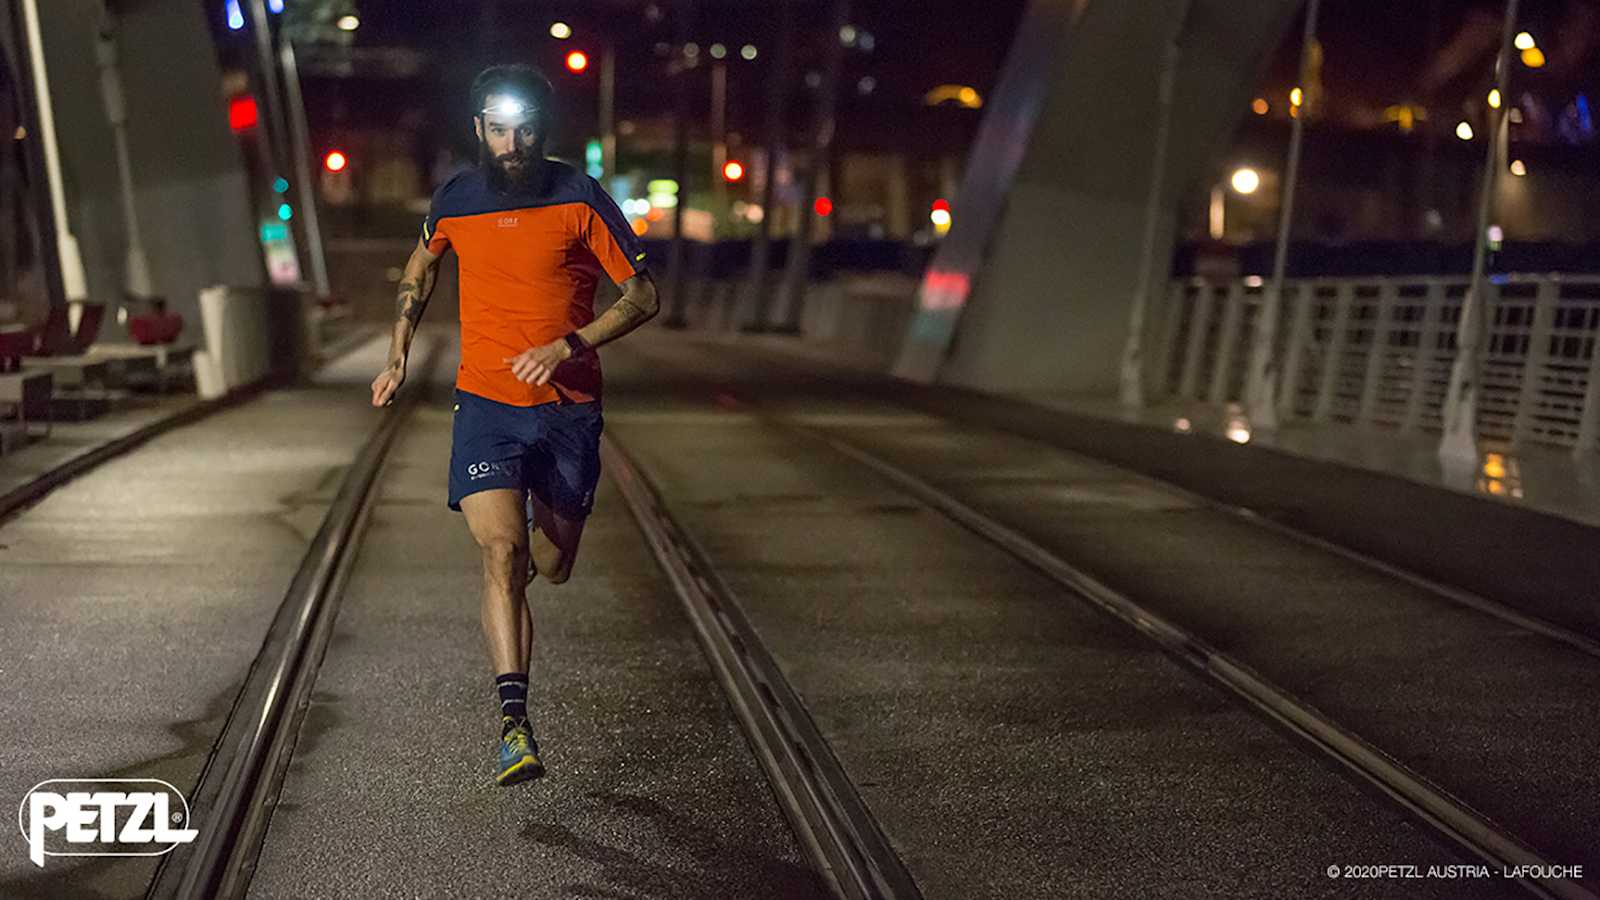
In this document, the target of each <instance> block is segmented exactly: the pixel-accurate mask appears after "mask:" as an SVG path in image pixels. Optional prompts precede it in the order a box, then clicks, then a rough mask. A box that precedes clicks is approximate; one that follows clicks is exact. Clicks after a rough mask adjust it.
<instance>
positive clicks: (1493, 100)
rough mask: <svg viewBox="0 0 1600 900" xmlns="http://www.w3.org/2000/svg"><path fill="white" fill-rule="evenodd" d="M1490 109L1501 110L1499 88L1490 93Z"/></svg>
mask: <svg viewBox="0 0 1600 900" xmlns="http://www.w3.org/2000/svg"><path fill="white" fill-rule="evenodd" d="M1489 108H1490V109H1499V108H1500V89H1499V88H1495V89H1493V90H1491V91H1489Z"/></svg>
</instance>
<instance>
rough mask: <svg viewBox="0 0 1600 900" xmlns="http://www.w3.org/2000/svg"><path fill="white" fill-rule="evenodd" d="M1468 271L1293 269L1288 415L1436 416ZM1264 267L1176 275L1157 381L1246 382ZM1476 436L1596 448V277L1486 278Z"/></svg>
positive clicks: (1211, 388)
mask: <svg viewBox="0 0 1600 900" xmlns="http://www.w3.org/2000/svg"><path fill="white" fill-rule="evenodd" d="M1466 291H1467V279H1466V278H1464V277H1463V278H1350V279H1333V278H1313V279H1302V280H1292V281H1289V282H1288V283H1287V284H1286V285H1285V287H1284V305H1283V309H1282V311H1281V319H1280V321H1281V322H1283V323H1285V324H1284V325H1283V326H1282V327H1280V328H1279V330H1278V334H1279V340H1280V341H1282V344H1281V346H1280V348H1279V350H1280V356H1279V359H1281V360H1282V365H1283V376H1282V381H1281V382H1280V389H1279V391H1278V394H1279V396H1280V397H1281V398H1283V399H1282V410H1283V414H1284V418H1285V419H1286V420H1290V419H1306V420H1311V421H1315V422H1350V423H1356V424H1382V425H1390V426H1394V427H1396V428H1398V429H1400V430H1402V431H1417V430H1423V429H1432V430H1438V429H1439V428H1440V427H1441V421H1440V407H1441V406H1442V405H1443V403H1444V395H1445V390H1446V388H1447V386H1448V385H1449V382H1450V366H1451V365H1452V363H1453V362H1454V360H1455V356H1456V326H1457V323H1458V322H1459V321H1460V318H1461V306H1462V298H1463V296H1464V295H1465V294H1466ZM1265 293H1266V287H1265V286H1264V285H1263V282H1262V280H1261V279H1259V278H1248V279H1243V280H1239V281H1225V282H1219V281H1207V280H1201V279H1196V280H1188V281H1178V282H1173V284H1172V286H1171V292H1170V293H1169V295H1168V297H1167V305H1166V310H1165V316H1164V319H1163V320H1162V321H1163V323H1164V328H1165V331H1164V333H1163V335H1162V338H1163V340H1164V347H1165V352H1164V355H1163V356H1162V357H1161V359H1162V361H1163V362H1164V363H1165V364H1166V366H1165V369H1164V370H1163V371H1162V372H1161V373H1160V374H1161V380H1160V381H1159V382H1158V385H1159V386H1160V387H1162V388H1164V389H1165V391H1166V394H1167V396H1170V397H1176V398H1177V399H1181V400H1196V401H1203V402H1210V403H1226V402H1229V401H1234V400H1240V399H1242V397H1243V394H1244V385H1245V377H1246V369H1247V367H1248V364H1249V358H1250V348H1251V341H1252V340H1253V337H1254V328H1255V323H1256V321H1257V314H1258V312H1259V310H1260V308H1261V301H1262V297H1263V295H1264V294H1265ZM1487 299H1488V314H1487V318H1486V320H1487V321H1488V322H1489V329H1488V330H1489V334H1488V336H1487V337H1488V339H1487V343H1486V345H1485V346H1486V348H1487V349H1486V352H1485V353H1484V354H1483V387H1482V391H1481V393H1480V395H1479V397H1478V429H1479V435H1480V436H1481V437H1484V438H1491V439H1498V440H1504V441H1511V442H1530V443H1541V444H1554V445H1559V446H1564V447H1571V448H1574V449H1577V450H1580V451H1590V450H1594V449H1596V443H1597V438H1600V349H1597V339H1600V277H1595V276H1569V275H1508V276H1499V277H1496V278H1495V279H1494V280H1493V283H1492V284H1491V285H1490V287H1489V291H1488V298H1487Z"/></svg>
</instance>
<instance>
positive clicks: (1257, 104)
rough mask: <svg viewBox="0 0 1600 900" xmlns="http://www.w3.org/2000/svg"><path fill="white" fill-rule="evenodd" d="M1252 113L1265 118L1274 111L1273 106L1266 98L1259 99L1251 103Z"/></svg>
mask: <svg viewBox="0 0 1600 900" xmlns="http://www.w3.org/2000/svg"><path fill="white" fill-rule="evenodd" d="M1250 111H1251V112H1253V113H1255V114H1256V115H1258V116H1264V115H1266V114H1267V113H1269V112H1271V111H1272V104H1270V103H1268V102H1267V98H1265V97H1257V98H1256V99H1255V100H1254V101H1253V102H1251V104H1250Z"/></svg>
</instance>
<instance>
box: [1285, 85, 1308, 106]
mask: <svg viewBox="0 0 1600 900" xmlns="http://www.w3.org/2000/svg"><path fill="white" fill-rule="evenodd" d="M1305 102H1306V92H1305V91H1302V90H1300V89H1299V88H1293V89H1291V90H1290V91H1289V105H1290V106H1304V105H1305Z"/></svg>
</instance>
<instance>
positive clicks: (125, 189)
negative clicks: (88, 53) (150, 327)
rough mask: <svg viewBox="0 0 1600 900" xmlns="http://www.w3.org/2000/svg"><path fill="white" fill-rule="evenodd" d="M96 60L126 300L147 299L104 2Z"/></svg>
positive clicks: (112, 36)
mask: <svg viewBox="0 0 1600 900" xmlns="http://www.w3.org/2000/svg"><path fill="white" fill-rule="evenodd" d="M95 61H96V63H97V64H98V65H99V67H100V97H101V100H102V102H103V103H104V104H105V107H106V119H107V120H108V121H110V123H111V141H112V145H113V147H114V148H115V151H116V157H117V181H118V186H119V187H120V188H121V191H120V193H121V194H122V222H123V230H124V231H126V232H127V235H128V247H127V255H126V259H125V268H124V271H123V293H124V297H123V299H135V300H148V299H150V298H151V297H154V296H155V289H154V288H152V287H151V284H150V260H149V257H147V256H146V255H145V251H144V239H143V237H142V235H141V234H140V231H139V212H138V207H137V204H136V203H135V202H134V188H133V162H132V160H131V159H130V158H129V154H128V103H127V100H126V98H125V96H124V95H123V92H122V73H121V70H120V69H119V68H118V66H117V20H116V17H115V15H113V13H112V12H111V9H110V8H109V7H107V6H106V5H105V4H104V3H102V4H101V5H100V27H99V29H98V31H97V33H96V34H95ZM119 304H120V301H119Z"/></svg>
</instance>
